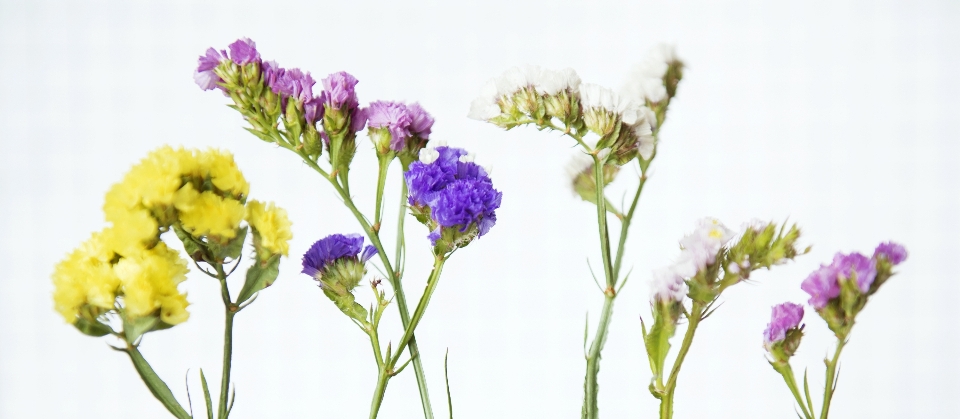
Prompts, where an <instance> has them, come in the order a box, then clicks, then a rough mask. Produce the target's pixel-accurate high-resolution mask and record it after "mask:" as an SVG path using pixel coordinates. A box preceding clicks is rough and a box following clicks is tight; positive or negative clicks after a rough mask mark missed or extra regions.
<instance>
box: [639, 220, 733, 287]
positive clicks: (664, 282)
mask: <svg viewBox="0 0 960 419" xmlns="http://www.w3.org/2000/svg"><path fill="white" fill-rule="evenodd" d="M735 236H736V233H734V231H733V230H730V229H729V228H727V226H725V225H723V223H721V222H720V221H719V220H717V219H716V218H709V217H707V218H703V219H701V220H700V221H698V222H697V228H696V230H694V231H693V233H690V234H688V235H686V236H684V237H683V238H682V239H680V246H681V247H682V250H681V251H680V257H679V258H678V259H677V261H676V262H674V263H673V264H672V265H670V266H667V267H665V268H661V269H657V270H655V271H653V282H652V283H651V287H652V293H653V296H652V298H654V299H661V300H664V299H666V298H673V299H674V300H675V301H680V300H681V299H683V296H684V295H685V294H686V286H685V285H684V286H683V287H680V288H678V286H677V285H676V284H677V283H678V282H679V283H681V284H683V278H690V277H693V276H696V275H697V272H699V271H701V270H703V269H704V268H706V267H707V265H710V264H713V263H714V262H716V261H717V253H718V252H719V251H720V249H721V248H722V247H723V246H724V245H725V244H727V243H728V242H729V241H730V240H731V239H733V238H734V237H735Z"/></svg>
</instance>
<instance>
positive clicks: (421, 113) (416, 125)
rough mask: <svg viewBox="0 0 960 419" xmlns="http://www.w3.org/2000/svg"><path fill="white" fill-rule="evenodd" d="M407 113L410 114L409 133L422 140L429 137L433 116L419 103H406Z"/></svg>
mask: <svg viewBox="0 0 960 419" xmlns="http://www.w3.org/2000/svg"><path fill="white" fill-rule="evenodd" d="M407 114H408V115H410V134H411V135H413V136H414V137H420V138H423V139H424V140H428V139H430V131H431V130H432V129H433V117H432V116H430V114H429V113H427V111H426V110H424V109H423V107H422V106H420V104H419V103H413V104H410V105H407Z"/></svg>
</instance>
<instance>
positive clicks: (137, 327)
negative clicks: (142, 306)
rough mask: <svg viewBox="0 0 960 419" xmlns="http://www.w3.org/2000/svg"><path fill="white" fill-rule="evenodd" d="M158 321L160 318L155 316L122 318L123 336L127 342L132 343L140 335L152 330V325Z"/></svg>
mask: <svg viewBox="0 0 960 419" xmlns="http://www.w3.org/2000/svg"><path fill="white" fill-rule="evenodd" d="M159 322H160V319H159V318H158V317H155V316H143V317H137V318H135V319H128V318H124V319H123V336H124V338H125V339H126V340H127V343H129V344H131V345H133V344H134V342H136V341H137V339H139V338H140V336H143V334H144V333H147V332H149V331H151V330H153V328H154V326H156V325H157V323H159Z"/></svg>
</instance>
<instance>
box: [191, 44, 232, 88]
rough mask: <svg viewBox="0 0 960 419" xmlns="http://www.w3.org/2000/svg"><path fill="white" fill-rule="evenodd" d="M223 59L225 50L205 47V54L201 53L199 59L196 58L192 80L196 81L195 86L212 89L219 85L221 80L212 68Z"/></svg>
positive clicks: (225, 57) (225, 55)
mask: <svg viewBox="0 0 960 419" xmlns="http://www.w3.org/2000/svg"><path fill="white" fill-rule="evenodd" d="M225 59H227V52H226V51H220V52H217V50H215V49H213V48H207V52H206V54H204V55H201V56H200V59H199V60H197V61H198V63H197V71H196V73H194V74H193V80H194V81H195V82H196V83H197V86H200V88H201V89H203V90H213V89H216V88H218V87H220V85H219V83H220V82H221V81H223V80H221V79H220V76H218V75H217V74H216V73H215V72H214V71H213V70H214V69H215V68H217V66H218V65H220V62H221V61H223V60H225Z"/></svg>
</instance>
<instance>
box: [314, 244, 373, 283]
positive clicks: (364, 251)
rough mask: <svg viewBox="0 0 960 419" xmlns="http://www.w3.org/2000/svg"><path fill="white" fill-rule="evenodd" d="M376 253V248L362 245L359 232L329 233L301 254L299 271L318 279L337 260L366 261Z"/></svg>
mask: <svg viewBox="0 0 960 419" xmlns="http://www.w3.org/2000/svg"><path fill="white" fill-rule="evenodd" d="M376 254H377V248H375V247H373V246H372V245H367V246H366V247H364V246H363V236H361V235H359V234H347V235H343V234H331V235H329V236H327V237H324V238H322V239H320V240H317V241H316V242H315V243H313V245H311V246H310V249H308V250H307V252H306V253H304V254H303V270H301V271H300V272H302V273H305V274H307V275H310V276H311V277H313V278H315V279H317V280H319V279H320V277H322V276H323V274H324V273H325V272H326V271H327V268H328V267H330V266H331V265H333V264H334V263H335V262H337V261H341V260H351V261H354V262H357V261H359V262H360V263H366V262H367V261H368V260H370V258H372V257H373V256H375V255H376Z"/></svg>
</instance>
